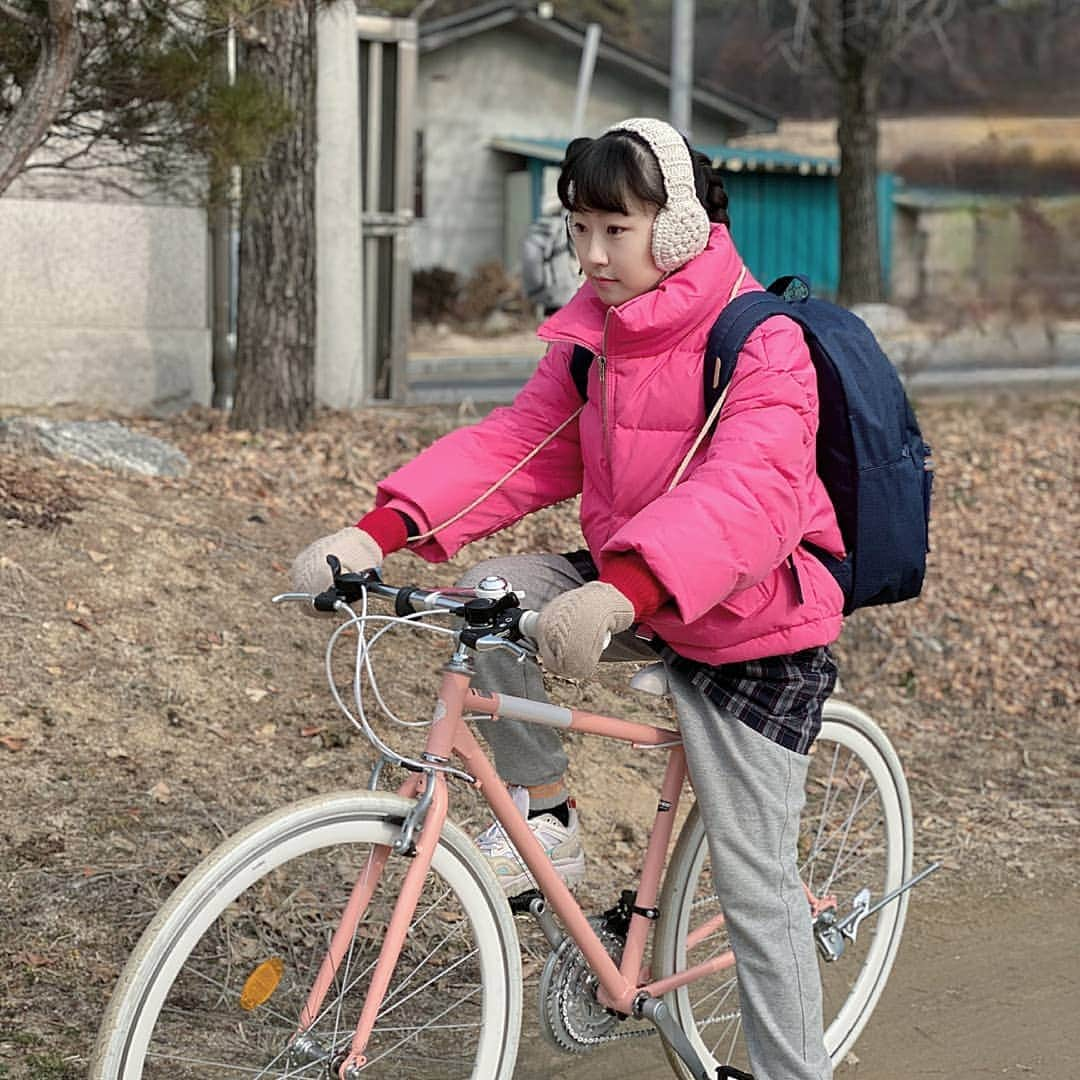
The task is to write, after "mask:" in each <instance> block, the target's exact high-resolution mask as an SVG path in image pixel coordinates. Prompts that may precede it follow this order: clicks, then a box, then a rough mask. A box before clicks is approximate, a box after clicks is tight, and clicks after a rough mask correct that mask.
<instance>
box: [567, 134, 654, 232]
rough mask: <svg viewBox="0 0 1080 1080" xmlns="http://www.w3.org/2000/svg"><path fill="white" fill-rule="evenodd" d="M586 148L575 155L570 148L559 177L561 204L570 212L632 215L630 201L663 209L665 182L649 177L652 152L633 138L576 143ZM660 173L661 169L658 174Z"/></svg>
mask: <svg viewBox="0 0 1080 1080" xmlns="http://www.w3.org/2000/svg"><path fill="white" fill-rule="evenodd" d="M576 141H580V142H582V143H585V144H586V145H585V146H583V147H582V148H581V149H580V150H579V151H578V152H577V153H575V152H574V151H575V149H576V147H575V144H574V143H571V144H570V146H568V147H567V156H566V160H565V161H564V162H563V168H562V172H561V173H560V175H559V185H558V192H559V201H560V202H561V203H562V204H563V206H564V207H565V208H566V209H567V210H570V211H574V210H580V211H590V210H591V211H594V212H595V211H599V212H601V213H608V214H626V213H629V205H630V203H629V200H630V198H634V199H637V200H638V201H639V202H643V203H652V204H653V205H655V206H663V205H664V203H665V202H666V201H667V197H666V195H665V193H664V189H663V181H662V180H660V181H659V183H657V180H659V177H657V179H655V180H651V178H650V177H649V176H648V175H647V172H646V170H647V169H648V165H649V164H653V163H652V162H650V161H649V157H650V154H649V151H648V150H647V149H645V148H644V147H643V146H640V145H639V144H638V142H637V140H636V139H635V138H634V137H633V136H632V135H627V134H625V133H614V134H613V135H608V136H602V137H601V138H599V139H582V140H576ZM649 171H656V172H657V173H659V169H658V168H656V169H655V170H649Z"/></svg>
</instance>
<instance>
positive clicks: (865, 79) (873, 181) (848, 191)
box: [837, 64, 885, 304]
mask: <svg viewBox="0 0 1080 1080" xmlns="http://www.w3.org/2000/svg"><path fill="white" fill-rule="evenodd" d="M879 86H880V82H879V79H878V75H877V73H876V71H874V70H872V69H871V65H867V64H852V65H850V66H849V67H848V69H847V70H846V71H845V73H844V78H843V80H842V81H841V83H840V88H839V89H840V121H839V124H838V126H837V142H838V143H839V144H840V176H839V177H838V189H839V196H840V285H839V290H838V291H839V297H838V299H839V300H840V302H841V303H842V304H853V303H857V302H865V301H880V300H883V299H884V298H885V290H884V286H883V283H882V277H881V246H880V240H879V237H878V213H877V172H878V90H879Z"/></svg>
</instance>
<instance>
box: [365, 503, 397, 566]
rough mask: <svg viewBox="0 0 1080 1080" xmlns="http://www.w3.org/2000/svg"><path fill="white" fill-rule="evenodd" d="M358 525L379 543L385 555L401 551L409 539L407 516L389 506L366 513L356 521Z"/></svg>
mask: <svg viewBox="0 0 1080 1080" xmlns="http://www.w3.org/2000/svg"><path fill="white" fill-rule="evenodd" d="M356 527H357V528H358V529H363V530H364V532H366V533H367V534H368V536H370V537H371V539H372V540H374V541H375V543H376V544H378V545H379V547H380V548H381V549H382V553H383V555H389V554H390V553H391V552H394V551H400V550H401V548H403V547H404V546H405V543H406V541H407V540H408V539H409V528H408V526H407V525H406V524H405V518H404V517H402V516H401V514H399V513H398V512H397V511H396V510H391V509H390V508H389V507H388V506H380V507H379V508H378V510H372V511H370V512H369V513H367V514H365V515H364V516H363V517H362V518H361V519H360V520H359V521H358V522H357V523H356Z"/></svg>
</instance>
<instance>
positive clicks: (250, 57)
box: [231, 0, 317, 431]
mask: <svg viewBox="0 0 1080 1080" xmlns="http://www.w3.org/2000/svg"><path fill="white" fill-rule="evenodd" d="M316 4H317V0H293V2H292V3H288V4H283V3H275V4H272V5H268V6H267V7H266V8H265V9H264V11H263V12H262V13H261V14H260V16H259V20H258V23H257V30H258V41H257V43H255V44H253V45H251V46H250V47H249V49H248V51H247V64H246V66H247V69H248V70H249V71H250V72H252V73H253V74H254V75H255V76H256V77H258V78H260V79H261V80H262V81H263V82H264V83H265V84H266V85H267V86H268V87H270V88H274V89H277V90H279V91H280V92H281V93H282V95H283V96H284V99H285V101H286V102H287V104H288V106H289V108H290V109H291V110H292V112H293V115H294V116H295V124H294V125H293V126H292V127H290V129H289V130H288V131H287V132H285V133H284V134H283V135H282V136H281V137H280V138H278V139H277V140H276V141H275V142H274V143H273V145H272V146H271V147H270V149H269V151H268V153H267V154H266V156H265V157H264V158H263V160H262V161H260V162H259V163H258V164H257V165H254V166H252V167H250V168H247V169H245V170H244V173H243V178H242V185H241V203H240V295H239V301H238V312H237V349H236V400H235V404H234V406H233V412H232V417H231V424H232V426H233V427H234V428H250V429H259V428H264V427H277V428H285V429H286V430H288V431H297V430H299V429H301V428H303V427H304V426H305V425H306V424H307V423H308V421H309V420H310V418H311V414H312V411H313V409H314V405H315V150H316V148H315V142H316V126H315V77H316V60H315V18H316Z"/></svg>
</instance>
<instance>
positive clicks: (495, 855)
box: [476, 784, 585, 896]
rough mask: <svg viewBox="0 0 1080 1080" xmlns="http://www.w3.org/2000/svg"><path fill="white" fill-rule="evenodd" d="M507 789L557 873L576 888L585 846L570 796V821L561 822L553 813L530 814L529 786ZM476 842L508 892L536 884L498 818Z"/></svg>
mask: <svg viewBox="0 0 1080 1080" xmlns="http://www.w3.org/2000/svg"><path fill="white" fill-rule="evenodd" d="M509 791H510V796H511V798H512V799H513V800H514V806H515V807H516V808H517V810H518V812H519V813H520V814H521V816H522V817H523V818H526V819H527V820H528V822H529V828H530V829H532V831H533V835H534V836H535V837H536V838H537V840H539V841H540V844H541V846H542V847H543V849H544V850H545V851H546V852H547V853H548V857H549V858H550V859H551V862H552V864H553V865H554V867H555V869H556V870H557V871H558V873H559V877H561V878H562V879H563V881H565V882H566V884H567V885H568V886H569V887H570V888H571V889H573V888H576V887H577V886H578V885H580V884H581V882H582V881H583V880H584V879H585V849H584V847H583V846H582V843H581V826H580V824H579V823H578V815H577V810H576V809H574V803H573V800H571V801H570V824H569V825H564V824H563V823H562V822H561V821H560V820H559V819H558V818H557V817H556V816H555V815H554V814H538V815H537V816H536V817H534V818H529V816H528V814H529V791H528V788H524V787H519V786H517V785H516V784H511V785H510V787H509ZM476 846H477V847H478V848H479V849H480V851H481V853H482V854H483V855H484V857H485V858H486V859H487V861H488V865H489V866H490V867H491V869H492V870H494V871H495V876H496V877H497V878H498V879H499V884H500V885H502V889H503V892H504V893H506V895H507V896H517V895H518V893H522V892H525V890H526V889H534V888H536V881H535V880H534V879H533V876H532V874H530V873H529V868H528V867H527V866H526V865H525V863H524V862H523V861H522V859H521V856H520V855H518V853H517V849H516V848H515V847H514V845H513V844H512V843H511V842H510V837H508V836H507V835H506V833H505V832H503V828H502V826H501V825H500V824H499V823H498V822H497V821H495V822H492V824H491V825H489V826H488V828H487V829H485V830H484V831H483V832H482V833H481V834H480V835H479V836H478V837H477V838H476Z"/></svg>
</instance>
